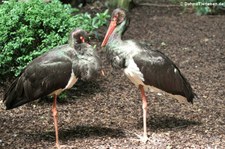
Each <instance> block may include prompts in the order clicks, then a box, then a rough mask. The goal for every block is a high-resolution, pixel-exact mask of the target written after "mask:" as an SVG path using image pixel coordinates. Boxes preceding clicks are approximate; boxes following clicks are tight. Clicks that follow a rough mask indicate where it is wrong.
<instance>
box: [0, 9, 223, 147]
mask: <svg viewBox="0 0 225 149" xmlns="http://www.w3.org/2000/svg"><path fill="white" fill-rule="evenodd" d="M130 16H131V23H130V27H129V29H128V30H127V32H126V34H125V36H124V38H125V39H130V38H132V39H137V40H145V41H148V42H149V43H151V44H152V47H153V48H156V49H159V50H160V51H162V52H164V53H165V54H166V55H167V56H168V57H169V58H171V59H172V60H173V61H174V62H175V63H176V64H177V65H178V67H179V68H180V70H181V71H182V72H183V74H184V75H185V76H186V77H187V79H188V80H189V81H190V83H191V85H192V87H193V89H194V91H195V92H196V93H197V95H198V97H199V99H195V100H194V104H193V105H191V104H180V103H178V102H177V101H176V100H174V99H171V98H170V97H168V96H166V95H164V94H163V95H158V94H155V93H150V92H148V93H147V96H148V113H147V114H148V115H147V126H148V136H149V138H150V141H148V142H147V143H146V144H143V143H140V142H138V141H136V140H135V139H136V136H135V135H134V133H137V134H140V135H141V134H142V132H143V129H142V107H141V99H140V93H139V91H138V89H137V88H136V87H135V86H134V85H133V84H132V83H131V82H130V81H129V80H128V79H127V78H126V76H124V74H123V71H122V70H113V69H112V68H111V67H110V65H109V64H108V63H107V62H106V58H105V54H104V49H101V48H100V42H101V41H99V43H97V42H95V43H93V44H96V43H97V49H98V52H99V54H100V56H101V57H102V59H103V67H104V70H105V72H106V74H107V76H106V77H100V78H97V79H96V80H95V81H93V82H79V83H78V84H76V86H75V87H74V88H73V89H71V90H70V91H69V92H68V98H67V99H64V100H63V101H62V102H59V103H58V112H59V139H60V144H62V145H65V146H64V147H65V148H79V149H89V148H100V149H107V148H109V149H126V148H127V149H142V148H147V149H150V148H167V149H170V148H217V149H220V148H221V149H222V148H225V76H224V75H225V37H224V33H225V21H224V20H225V15H214V16H196V15H195V14H193V13H182V9H181V8H180V7H156V6H154V7H151V6H139V7H136V8H134V9H133V10H132V11H131V12H130ZM105 32H106V26H105V27H102V28H101V31H100V40H102V39H101V37H102V36H104V35H103V34H104V33H105ZM4 89H5V86H2V87H1V88H0V98H1V99H2V98H3V92H4ZM51 104H52V103H51V102H46V99H45V100H42V101H35V102H32V103H28V104H26V105H24V106H21V107H19V108H17V109H13V110H10V111H5V110H4V109H3V104H2V101H1V103H0V148H4V149H13V148H27V149H28V148H29V149H31V148H53V147H54V142H55V132H54V126H53V119H52V116H51V111H50V109H51Z"/></svg>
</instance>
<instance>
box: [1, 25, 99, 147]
mask: <svg viewBox="0 0 225 149" xmlns="http://www.w3.org/2000/svg"><path fill="white" fill-rule="evenodd" d="M86 37H87V33H86V32H85V31H83V30H81V29H75V30H73V31H72V32H71V33H70V36H69V43H68V44H65V45H62V46H58V47H55V48H53V49H52V50H50V51H48V52H46V53H44V54H43V55H41V56H39V57H37V58H36V59H34V60H33V61H32V62H31V63H30V64H28V66H27V67H26V68H25V70H24V71H23V72H22V73H21V75H20V76H19V77H18V78H16V79H15V80H14V82H13V83H12V84H11V86H10V87H9V89H8V90H7V91H6V93H5V95H4V99H3V101H4V103H5V105H6V109H7V110H8V109H13V108H16V107H18V106H21V105H23V104H25V103H28V102H30V101H33V100H36V99H38V98H41V97H43V96H46V95H52V96H54V101H53V106H52V113H53V118H54V127H55V136H56V147H57V148H59V142H58V125H57V109H56V102H57V96H58V95H59V94H60V93H61V92H62V91H64V90H66V89H69V88H71V87H72V86H73V85H74V84H75V83H76V82H77V80H78V79H81V80H89V79H91V78H95V77H96V76H97V75H98V71H99V70H100V65H101V62H100V58H99V56H98V55H97V53H96V51H95V50H94V49H93V48H92V47H91V45H89V44H88V43H86V42H85V39H86Z"/></svg>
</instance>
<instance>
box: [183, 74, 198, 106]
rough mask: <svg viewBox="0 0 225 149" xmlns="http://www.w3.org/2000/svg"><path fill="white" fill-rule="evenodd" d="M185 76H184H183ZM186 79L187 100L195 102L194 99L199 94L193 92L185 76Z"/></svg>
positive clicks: (185, 91)
mask: <svg viewBox="0 0 225 149" xmlns="http://www.w3.org/2000/svg"><path fill="white" fill-rule="evenodd" d="M182 77H183V76H182ZM183 79H184V93H185V96H186V98H187V101H188V102H190V103H192V104H193V99H194V98H195V97H197V95H196V94H195V93H194V92H193V90H192V88H191V85H190V83H189V82H188V81H187V79H186V78H185V77H183Z"/></svg>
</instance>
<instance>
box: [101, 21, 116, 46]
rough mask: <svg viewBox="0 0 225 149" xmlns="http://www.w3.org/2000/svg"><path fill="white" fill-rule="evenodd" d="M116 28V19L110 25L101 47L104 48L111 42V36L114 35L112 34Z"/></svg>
mask: <svg viewBox="0 0 225 149" xmlns="http://www.w3.org/2000/svg"><path fill="white" fill-rule="evenodd" d="M115 28H116V19H115V18H114V19H113V20H112V21H111V22H110V24H109V28H108V30H107V32H106V35H105V38H104V40H103V42H102V45H101V46H102V47H104V46H105V45H106V44H107V42H108V40H109V36H110V35H111V34H112V32H113V31H114V29H115Z"/></svg>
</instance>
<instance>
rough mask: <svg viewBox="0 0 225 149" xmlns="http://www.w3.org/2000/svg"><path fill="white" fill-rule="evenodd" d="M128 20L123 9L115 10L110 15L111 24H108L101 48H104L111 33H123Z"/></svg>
mask: <svg viewBox="0 0 225 149" xmlns="http://www.w3.org/2000/svg"><path fill="white" fill-rule="evenodd" d="M128 23H129V22H128V19H127V16H126V12H125V10H123V9H120V8H117V9H115V10H114V11H113V12H112V15H111V22H110V24H109V27H108V30H107V32H106V35H105V38H104V40H103V42H102V45H101V46H102V47H104V46H105V45H106V44H107V42H108V40H109V37H110V35H111V34H112V33H113V31H114V30H115V31H117V32H119V33H123V32H124V31H125V29H126V27H127V25H128Z"/></svg>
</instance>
